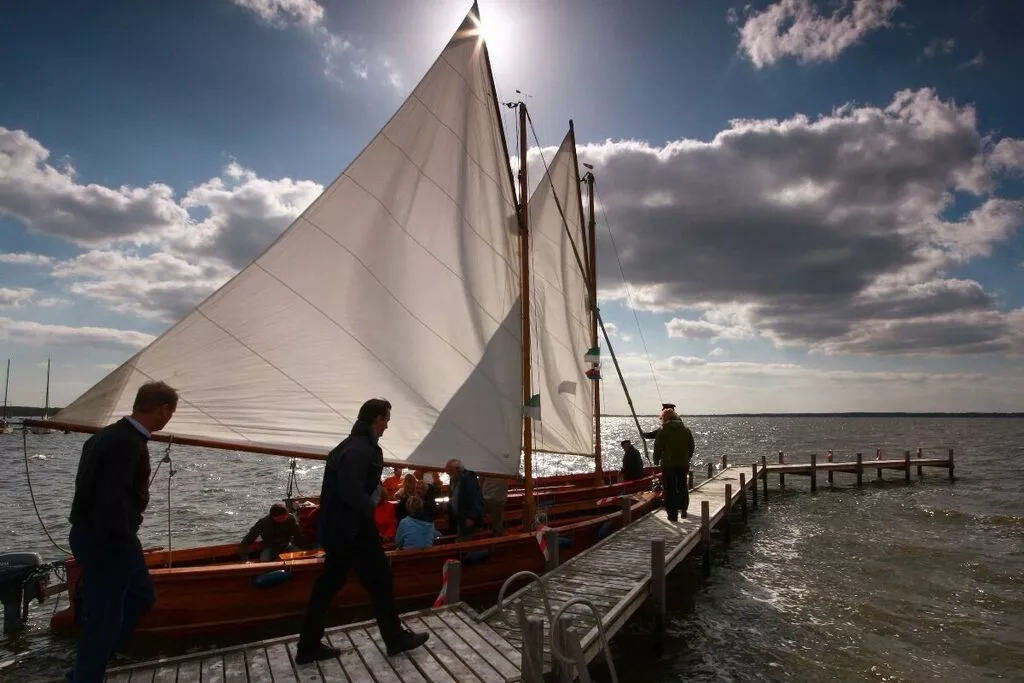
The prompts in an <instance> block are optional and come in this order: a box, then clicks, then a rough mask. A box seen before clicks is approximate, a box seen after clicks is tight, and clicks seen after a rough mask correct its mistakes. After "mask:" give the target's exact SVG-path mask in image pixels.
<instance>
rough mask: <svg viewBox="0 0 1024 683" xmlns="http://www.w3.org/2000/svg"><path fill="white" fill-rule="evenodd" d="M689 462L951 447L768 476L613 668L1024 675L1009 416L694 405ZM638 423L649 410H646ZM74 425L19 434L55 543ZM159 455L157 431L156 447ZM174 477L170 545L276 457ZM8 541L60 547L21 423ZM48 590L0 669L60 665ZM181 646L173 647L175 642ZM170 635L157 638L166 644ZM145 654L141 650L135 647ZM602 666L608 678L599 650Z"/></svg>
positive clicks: (896, 676) (608, 423) (158, 502)
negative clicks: (844, 414)
mask: <svg viewBox="0 0 1024 683" xmlns="http://www.w3.org/2000/svg"><path fill="white" fill-rule="evenodd" d="M687 422H688V423H689V424H690V425H691V426H692V427H693V428H694V431H695V435H696V440H697V448H698V451H697V455H696V456H695V458H694V469H695V470H696V471H698V472H700V471H702V470H703V469H704V467H705V466H706V463H707V462H708V461H709V460H712V459H714V460H716V461H717V460H718V459H720V458H721V456H722V455H723V454H725V455H728V457H729V460H730V462H735V463H750V462H752V461H753V460H754V459H755V458H756V459H760V456H761V455H772V454H774V453H775V452H777V451H778V450H784V451H786V453H787V456H788V461H796V460H804V459H807V458H808V457H809V455H810V453H817V454H818V457H819V459H823V454H824V451H825V449H827V448H832V449H833V451H834V453H835V456H836V458H837V459H845V458H847V457H849V458H852V457H853V454H854V453H856V452H857V451H861V452H863V453H864V454H865V459H866V460H870V459H871V458H873V457H874V449H875V448H882V449H883V452H884V454H885V455H886V456H888V457H899V454H901V453H902V452H903V451H904V450H906V449H910V450H912V451H914V450H916V449H917V448H918V447H921V448H924V449H925V455H926V456H927V455H929V454H934V455H940V454H944V453H945V451H946V449H947V448H953V449H955V453H956V464H957V476H958V480H957V482H956V483H955V484H952V485H951V484H950V483H949V482H948V480H947V479H946V472H945V471H944V470H938V469H932V470H929V469H927V468H926V470H925V478H924V480H923V481H917V480H916V477H915V481H914V483H913V484H912V485H911V486H910V487H906V486H905V485H904V484H903V483H902V474H901V473H899V472H887V473H886V475H885V476H886V478H887V479H888V483H885V484H883V485H877V484H875V483H874V481H873V478H874V473H873V472H871V473H870V476H866V477H865V486H864V488H863V489H861V490H856V489H855V488H851V487H850V486H849V484H852V476H851V475H846V474H837V475H835V476H836V482H837V483H838V484H845V485H844V486H842V487H841V488H836V489H834V490H830V489H829V488H828V486H827V483H826V481H825V478H824V477H820V479H819V487H818V493H817V495H813V496H812V495H811V494H810V492H809V485H808V482H807V479H806V478H803V477H792V476H791V477H789V478H788V480H787V482H786V483H787V489H786V492H785V494H780V493H779V492H778V490H777V488H776V486H777V480H776V479H775V478H773V479H772V480H771V482H770V484H771V491H770V498H769V504H768V505H767V506H765V505H761V506H760V507H759V508H758V509H757V511H756V512H754V513H753V514H752V515H751V516H750V519H749V521H748V523H747V525H746V526H745V527H742V528H739V529H737V530H736V532H735V533H734V534H733V539H732V543H731V544H730V545H729V546H728V547H724V546H723V545H722V544H721V543H717V544H716V546H715V552H714V561H713V568H712V573H711V576H710V577H709V578H707V579H705V578H704V577H703V576H702V575H701V572H700V565H699V562H687V563H684V564H683V565H682V566H681V567H680V568H678V569H677V570H676V571H675V572H674V573H673V574H672V575H670V577H669V580H668V589H669V614H668V624H667V633H666V639H665V646H664V650H663V653H662V654H661V655H660V656H656V655H654V654H653V653H652V648H651V643H650V637H649V630H648V627H649V625H648V624H647V623H645V621H644V620H643V619H636V620H634V621H633V622H632V623H631V624H630V625H628V626H627V627H626V628H625V629H624V630H623V631H622V632H621V633H620V634H619V635H618V636H617V637H616V639H615V641H614V643H613V653H614V659H615V662H616V665H617V667H618V670H619V677H620V680H623V681H672V680H687V681H733V680H736V681H747V680H763V681H801V682H803V681H808V682H812V681H834V680H844V681H922V680H937V681H977V680H1018V681H1024V420H1021V419H983V418H972V419H928V418H827V417H822V418H693V419H688V420H687ZM603 424H604V435H603V437H604V439H603V440H604V444H605V449H606V452H607V453H608V454H609V457H610V458H611V459H612V461H613V462H616V463H617V460H618V455H619V453H621V449H620V448H619V447H618V443H619V441H620V440H621V439H622V438H624V437H627V436H628V437H630V438H633V439H634V443H636V444H639V439H638V438H637V437H636V435H635V432H632V431H631V430H632V426H631V421H630V420H625V419H622V418H607V419H605V420H604V422H603ZM646 426H647V425H646V424H645V427H646ZM84 438H85V437H84V436H81V435H74V434H69V435H62V434H53V435H46V436H34V435H29V436H28V439H29V448H28V453H29V467H30V471H31V475H32V483H33V486H34V491H35V495H36V499H37V502H38V503H39V505H40V513H41V515H42V518H43V521H44V523H45V524H46V526H47V528H48V529H50V531H51V533H53V536H54V538H55V539H56V540H57V541H58V542H59V543H61V544H62V545H63V544H64V543H65V541H66V538H67V522H66V519H65V518H66V515H67V511H68V508H69V505H70V500H71V495H72V493H73V481H74V472H75V467H76V465H77V460H78V454H79V452H80V449H81V444H82V442H83V441H84ZM151 451H152V453H153V461H154V466H155V465H156V462H157V461H158V459H159V457H160V456H161V455H162V453H163V447H162V446H161V445H159V444H154V445H153V446H152V448H151ZM172 456H173V462H174V467H175V469H176V471H177V473H176V474H175V476H174V477H173V480H172V488H171V503H172V504H171V527H172V532H173V537H172V538H173V544H174V547H184V546H189V545H197V544H203V543H224V542H234V541H237V540H239V539H240V538H241V536H242V535H243V534H244V533H245V531H246V530H248V528H249V525H250V524H251V523H252V521H254V520H255V519H256V518H258V517H259V516H261V515H262V514H265V511H266V508H267V507H268V506H269V504H270V503H271V502H272V501H274V500H275V499H278V498H280V497H281V496H282V495H283V494H284V491H285V486H286V482H287V478H288V470H287V464H288V461H287V460H285V459H282V458H276V457H261V456H254V455H248V454H235V453H229V452H224V451H214V450H207V449H198V448H183V447H175V448H174V450H173V451H172ZM537 469H538V473H539V474H552V473H557V472H567V471H573V470H576V471H579V470H585V469H587V463H586V462H581V461H578V460H577V461H574V460H568V461H566V460H558V459H552V460H546V461H543V462H541V463H539V464H538V468H537ZM166 470H167V465H166V464H165V465H163V466H162V468H161V470H160V472H159V473H158V475H157V477H156V480H155V481H154V484H153V490H152V500H151V503H150V508H149V514H148V515H147V518H146V521H145V523H144V525H143V528H142V532H141V536H142V541H143V544H144V545H166V543H167V536H166V535H167V513H168V505H167V477H166ZM321 470H322V465H320V464H319V463H313V462H310V463H302V462H300V466H299V472H298V476H299V487H300V490H301V491H302V492H303V493H309V492H313V491H315V490H316V489H318V487H319V481H320V476H321ZM0 478H2V480H3V481H5V482H6V484H5V486H4V496H3V498H2V499H0V519H2V520H3V521H2V524H3V539H4V540H3V542H2V545H0V547H2V548H3V549H4V550H11V549H18V550H25V549H33V550H37V551H39V552H41V553H42V554H43V555H44V556H45V557H46V558H47V559H56V558H58V557H60V555H61V554H60V552H59V551H57V550H56V549H54V548H52V547H48V546H49V542H48V541H47V540H46V538H45V536H44V535H43V533H42V531H41V529H40V526H39V522H38V521H37V520H36V515H35V512H34V511H33V508H32V503H31V500H30V497H29V492H28V487H27V485H26V480H25V471H24V460H23V454H22V442H21V435H20V434H16V435H10V436H3V437H0ZM51 610H52V601H50V602H47V603H44V604H43V605H41V606H39V607H38V608H36V609H34V611H33V614H32V618H31V626H30V628H29V629H28V631H27V632H26V633H24V634H20V635H19V636H17V637H15V638H7V639H4V640H0V662H3V661H5V660H7V661H9V660H10V658H11V657H12V656H14V655H17V658H18V660H21V661H19V662H18V663H17V664H15V665H12V666H8V667H6V668H0V679H2V680H5V681H6V680H11V681H22V680H38V679H40V678H45V677H49V676H54V675H59V673H60V672H61V671H62V670H63V668H64V667H65V666H66V665H67V662H68V661H69V660H70V657H71V653H72V652H73V642H72V641H70V640H69V639H65V638H56V637H53V636H51V635H50V634H49V632H48V630H47V622H48V619H49V616H50V612H51ZM176 647H177V648H178V649H175V648H176ZM180 648H181V645H180V644H179V643H167V644H163V645H161V646H160V648H159V649H160V650H161V651H162V652H163V653H164V654H176V653H179V652H180ZM147 654H148V653H147ZM593 672H594V675H595V676H596V677H597V678H598V679H599V680H608V677H607V674H606V673H605V672H604V671H603V670H602V669H601V666H600V665H595V667H594V668H593Z"/></svg>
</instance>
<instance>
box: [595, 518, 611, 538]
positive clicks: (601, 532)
mask: <svg viewBox="0 0 1024 683" xmlns="http://www.w3.org/2000/svg"><path fill="white" fill-rule="evenodd" d="M611 533H612V520H610V519H609V520H608V521H607V522H605V523H604V524H602V525H601V526H600V528H598V530H597V539H598V540H602V539H605V538H608V536H609V535H610V534H611Z"/></svg>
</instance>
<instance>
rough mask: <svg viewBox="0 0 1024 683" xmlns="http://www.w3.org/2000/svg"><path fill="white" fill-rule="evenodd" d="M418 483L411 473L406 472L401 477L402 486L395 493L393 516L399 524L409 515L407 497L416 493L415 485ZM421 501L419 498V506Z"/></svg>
mask: <svg viewBox="0 0 1024 683" xmlns="http://www.w3.org/2000/svg"><path fill="white" fill-rule="evenodd" d="M418 483H419V482H417V481H416V476H415V475H413V474H411V473H409V474H406V475H405V477H404V478H403V479H402V488H400V489H398V492H397V493H395V496H394V497H395V503H396V505H395V517H396V518H397V519H398V523H399V524H401V523H402V520H403V519H405V518H406V517H407V516H408V515H409V499H410V498H412V497H413V496H415V495H417V493H416V487H417V485H418ZM422 502H423V501H422V499H421V500H420V503H421V507H422Z"/></svg>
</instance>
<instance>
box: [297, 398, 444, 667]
mask: <svg viewBox="0 0 1024 683" xmlns="http://www.w3.org/2000/svg"><path fill="white" fill-rule="evenodd" d="M390 421H391V404H390V403H389V402H388V401H386V400H384V399H381V398H372V399H370V400H369V401H367V402H366V403H364V404H363V405H362V407H361V408H360V409H359V416H358V419H356V422H355V424H354V425H352V432H351V433H350V434H349V436H348V438H347V439H345V440H344V441H342V442H341V443H340V444H338V445H337V446H336V447H335V448H334V450H333V451H331V452H330V455H328V456H327V465H326V466H325V467H324V480H323V484H322V486H321V488H320V513H319V517H318V529H317V531H318V535H319V537H320V543H321V545H323V548H324V551H325V553H326V557H325V558H324V569H323V572H322V573H321V574H320V576H318V577H317V579H316V582H315V583H314V584H313V591H312V593H310V596H309V604H308V605H307V607H306V616H305V619H304V620H303V623H302V631H301V632H300V634H299V642H298V643H297V645H296V653H295V662H296V663H297V664H308V663H309V662H313V661H316V660H321V659H331V658H333V657H337V656H338V654H339V653H340V652H341V650H340V649H338V648H336V647H330V646H329V645H325V644H324V643H323V642H321V638H323V635H324V619H325V618H326V616H327V610H328V609H329V608H330V606H331V601H332V600H333V599H334V596H335V595H336V594H337V593H338V591H339V590H341V588H342V587H343V586H344V585H345V578H346V576H347V575H348V570H349V568H352V569H355V571H356V576H358V577H359V582H360V583H362V584H363V588H365V589H366V592H367V593H369V594H370V602H372V603H373V611H374V613H375V614H376V617H377V625H378V626H379V627H380V634H381V636H382V637H383V638H384V643H385V645H386V646H387V652H388V656H393V655H396V654H398V653H400V652H405V651H407V650H412V649H413V648H417V647H419V646H420V645H422V644H423V643H425V642H427V637H428V636H427V634H426V633H413V632H412V631H410V630H408V629H407V628H405V627H404V626H403V625H402V622H401V620H400V619H399V618H398V609H397V608H396V607H395V596H394V591H393V587H392V580H391V567H390V565H389V564H388V558H387V555H385V554H384V546H383V545H382V544H381V540H380V535H379V534H378V533H377V524H376V522H375V521H374V511H375V509H376V507H377V503H378V501H379V500H380V497H381V496H382V495H383V488H382V487H381V483H380V475H381V473H382V472H383V470H384V453H383V451H382V450H381V447H380V446H379V445H378V443H377V441H378V439H380V437H381V436H383V434H384V431H385V430H386V429H387V428H388V423H389V422H390Z"/></svg>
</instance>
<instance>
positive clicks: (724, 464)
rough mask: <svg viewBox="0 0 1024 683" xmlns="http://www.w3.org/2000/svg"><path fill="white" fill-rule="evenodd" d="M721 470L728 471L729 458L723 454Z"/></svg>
mask: <svg viewBox="0 0 1024 683" xmlns="http://www.w3.org/2000/svg"><path fill="white" fill-rule="evenodd" d="M722 469H723V470H725V469H729V456H728V455H726V454H724V453H723V454H722Z"/></svg>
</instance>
